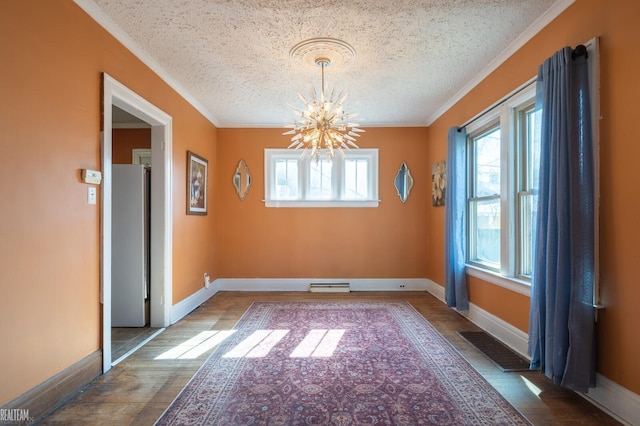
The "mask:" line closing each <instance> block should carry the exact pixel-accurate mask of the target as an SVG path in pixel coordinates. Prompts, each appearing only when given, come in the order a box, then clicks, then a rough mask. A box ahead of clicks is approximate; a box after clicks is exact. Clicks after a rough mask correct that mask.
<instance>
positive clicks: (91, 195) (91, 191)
mask: <svg viewBox="0 0 640 426" xmlns="http://www.w3.org/2000/svg"><path fill="white" fill-rule="evenodd" d="M96 193H97V191H96V187H95V186H90V187H88V188H87V204H95V203H96V198H97V196H96Z"/></svg>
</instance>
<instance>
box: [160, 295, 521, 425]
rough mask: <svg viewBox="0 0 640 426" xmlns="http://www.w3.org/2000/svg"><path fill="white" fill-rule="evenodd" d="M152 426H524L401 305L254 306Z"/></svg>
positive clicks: (408, 307) (461, 360)
mask: <svg viewBox="0 0 640 426" xmlns="http://www.w3.org/2000/svg"><path fill="white" fill-rule="evenodd" d="M235 330H236V331H235V333H233V334H232V335H231V336H230V337H229V338H227V339H226V340H224V341H223V342H222V343H220V344H219V346H218V347H217V348H216V349H215V350H214V352H213V353H212V354H211V356H210V357H209V359H208V360H207V361H206V362H205V364H204V365H203V366H202V368H201V369H200V370H199V371H198V372H197V373H196V374H195V376H194V377H193V378H192V379H191V381H190V382H189V383H188V384H187V386H186V387H185V388H184V389H183V390H182V392H181V393H180V395H178V397H177V398H176V399H175V400H174V401H173V403H172V404H171V405H170V406H169V408H167V410H166V411H165V413H164V414H163V415H162V417H161V418H160V419H159V420H158V421H157V423H156V424H157V425H181V424H189V425H191V424H198V425H224V426H228V425H339V426H343V425H528V424H529V422H528V421H527V420H526V419H525V418H524V417H522V416H521V415H520V414H519V413H518V412H517V411H516V410H515V408H513V406H511V405H510V404H509V403H508V402H507V401H506V400H505V399H504V398H503V397H502V396H501V395H500V394H499V393H498V392H497V391H495V390H494V389H493V388H492V387H491V385H490V384H489V383H488V382H487V381H486V380H485V379H484V378H482V377H481V376H480V375H479V374H478V373H477V372H476V371H475V370H474V369H473V368H472V367H471V366H470V365H469V364H468V363H467V361H466V360H464V358H462V357H461V355H460V354H458V352H457V351H456V350H455V349H454V348H453V347H452V346H451V345H450V344H449V342H447V341H446V340H445V339H444V337H442V336H441V335H440V334H439V333H438V332H437V331H436V329H435V328H433V326H432V325H431V324H429V322H428V321H427V320H426V319H424V317H422V316H421V315H420V314H419V313H418V312H417V311H416V310H415V309H414V308H413V307H412V306H411V305H409V304H406V303H379V302H362V303H351V302H331V303H316V302H310V303H304V302H301V303H267V302H265V303H262V302H260V303H258V302H257V303H254V304H253V305H252V306H251V307H250V308H249V310H248V311H247V312H246V313H245V314H244V316H243V317H242V318H241V319H240V320H239V321H238V324H237V325H236V327H235Z"/></svg>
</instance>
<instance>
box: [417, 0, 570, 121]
mask: <svg viewBox="0 0 640 426" xmlns="http://www.w3.org/2000/svg"><path fill="white" fill-rule="evenodd" d="M574 2H575V0H558V1H557V2H556V3H554V5H553V6H551V8H550V9H549V10H547V11H546V12H545V13H544V14H543V15H541V16H540V17H539V18H538V19H536V20H535V21H534V22H533V23H532V24H531V25H529V27H528V28H527V29H526V30H525V31H524V32H523V33H522V34H520V35H519V36H518V37H516V38H515V39H514V40H513V41H512V42H511V44H509V46H507V48H506V49H505V50H503V51H502V53H500V55H498V56H496V57H495V58H494V59H493V60H492V61H491V62H489V63H488V64H487V66H485V67H484V68H483V69H482V71H480V73H478V75H476V76H475V77H474V78H473V79H472V80H471V81H469V82H468V83H467V84H465V85H464V86H462V88H461V89H460V90H459V91H458V92H457V93H456V94H455V95H453V97H452V98H451V99H449V100H448V101H447V102H445V103H444V105H442V106H441V107H440V108H438V110H437V111H436V112H435V113H434V114H433V115H431V117H429V118H428V119H427V122H426V125H427V126H431V125H432V124H433V123H434V122H435V121H436V120H437V119H438V118H440V116H441V115H442V114H444V113H445V112H447V111H448V110H449V109H450V108H451V107H453V106H454V105H455V104H456V103H458V101H460V99H462V98H463V97H464V96H466V95H467V94H468V93H469V92H471V90H473V88H475V87H476V86H477V85H478V84H480V82H481V81H483V80H484V79H485V78H487V77H488V76H489V75H490V74H491V73H492V72H494V71H495V70H496V69H497V68H498V67H499V66H500V65H502V64H503V63H504V62H505V61H506V60H507V59H509V58H510V57H511V56H513V54H514V53H516V52H517V51H518V50H519V49H520V48H521V47H522V46H524V45H525V44H526V43H527V42H528V41H529V40H531V39H532V38H533V37H534V36H535V35H536V34H538V33H539V32H540V31H542V29H543V28H544V27H546V26H547V25H548V24H549V23H551V21H553V20H554V19H556V18H557V17H558V16H559V15H560V14H561V13H562V12H564V11H565V10H566V9H567V8H568V7H569V6H571V5H572V4H573V3H574Z"/></svg>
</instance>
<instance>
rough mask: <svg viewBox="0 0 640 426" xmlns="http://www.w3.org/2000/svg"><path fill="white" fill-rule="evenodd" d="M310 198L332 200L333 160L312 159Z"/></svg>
mask: <svg viewBox="0 0 640 426" xmlns="http://www.w3.org/2000/svg"><path fill="white" fill-rule="evenodd" d="M309 166H310V167H309V198H310V199H312V200H330V199H331V198H332V195H333V191H332V188H331V168H332V167H333V162H332V161H331V160H319V161H314V160H311V163H310V165H309Z"/></svg>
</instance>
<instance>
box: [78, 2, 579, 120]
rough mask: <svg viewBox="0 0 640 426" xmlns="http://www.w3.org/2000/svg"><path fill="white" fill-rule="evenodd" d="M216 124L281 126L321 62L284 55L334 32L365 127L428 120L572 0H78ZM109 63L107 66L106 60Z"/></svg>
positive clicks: (337, 68)
mask: <svg viewBox="0 0 640 426" xmlns="http://www.w3.org/2000/svg"><path fill="white" fill-rule="evenodd" d="M75 1H76V3H78V4H79V5H80V6H81V7H82V8H83V9H84V10H86V11H87V12H88V13H89V14H90V15H91V16H93V17H94V19H96V20H97V21H98V22H99V23H100V24H101V25H103V26H104V27H105V28H107V29H108V30H109V31H110V32H111V33H112V34H114V35H115V36H116V37H117V38H118V39H119V40H121V41H122V42H123V43H124V44H125V45H126V46H127V47H128V48H129V49H131V50H132V51H133V52H134V53H136V54H137V55H138V56H139V57H140V58H141V59H142V60H143V61H144V62H145V63H147V65H149V66H150V67H151V68H152V69H154V70H155V71H156V72H157V73H158V74H160V75H161V76H162V77H163V78H164V79H165V80H167V81H168V82H169V84H171V85H172V86H173V87H174V88H176V89H177V90H179V91H180V92H181V93H182V94H183V95H184V96H185V97H186V98H187V99H188V100H189V101H191V102H192V103H193V104H194V105H195V106H196V107H197V108H198V109H199V110H200V111H201V112H202V113H203V114H204V115H205V116H207V117H208V118H209V119H210V120H211V121H212V122H213V123H214V124H215V125H217V126H218V127H281V126H282V125H283V124H285V123H286V122H289V121H291V119H292V118H293V114H292V112H291V106H294V107H302V103H301V101H300V100H299V98H298V95H297V93H298V92H302V93H303V94H307V93H309V90H310V88H311V87H312V86H315V87H316V88H318V89H319V87H320V75H321V74H320V73H321V71H320V68H319V67H317V66H315V65H313V64H311V63H309V64H307V63H300V62H299V61H295V60H294V59H292V58H291V57H290V50H291V49H292V48H293V47H294V46H295V45H296V44H297V43H299V42H302V41H304V40H307V39H310V38H316V37H327V38H335V39H339V40H343V41H345V42H347V43H349V44H350V45H351V46H353V48H354V49H355V57H354V58H353V60H352V61H351V63H349V64H332V66H330V67H328V68H327V69H326V72H325V77H326V81H327V86H328V87H329V88H331V87H335V88H336V90H338V91H340V90H342V89H344V90H346V91H347V92H348V93H349V97H348V99H347V101H346V105H347V109H348V110H349V111H351V112H357V113H358V114H359V115H358V118H357V120H356V121H358V122H359V123H360V125H361V126H362V127H367V126H425V125H428V124H430V123H431V122H432V121H433V120H434V119H435V118H437V116H439V115H440V114H441V113H442V112H444V111H445V110H446V109H447V108H448V107H449V106H451V104H452V103H453V102H455V101H456V100H457V99H459V98H460V97H461V96H462V95H463V94H464V93H465V92H466V91H468V90H469V89H470V88H471V87H473V85H475V84H476V83H477V82H478V81H480V80H481V79H482V78H483V77H484V76H486V75H487V74H488V73H489V72H490V71H491V70H493V69H494V68H495V67H496V66H497V65H499V64H500V63H501V62H502V61H503V60H504V59H506V57H508V56H509V55H510V54H511V53H513V52H514V51H515V50H516V49H517V48H518V47H519V46H520V45H522V44H523V43H524V42H526V41H527V40H528V39H529V38H530V37H531V36H532V35H533V34H534V33H535V32H537V31H539V30H540V29H541V28H542V27H543V26H544V25H546V24H547V23H548V22H549V21H550V20H551V19H552V18H554V17H555V16H557V15H558V14H559V13H560V12H561V11H562V10H564V9H565V8H566V7H567V6H568V5H569V4H571V3H572V2H573V0H375V1H367V0H351V1H348V0H329V1H321V0H289V1H286V0H253V1H251V0H75ZM107 72H108V70H107Z"/></svg>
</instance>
